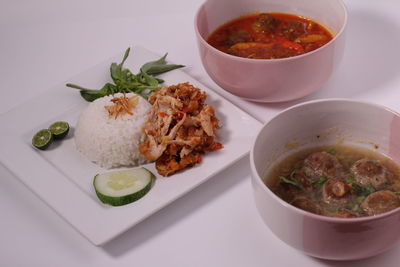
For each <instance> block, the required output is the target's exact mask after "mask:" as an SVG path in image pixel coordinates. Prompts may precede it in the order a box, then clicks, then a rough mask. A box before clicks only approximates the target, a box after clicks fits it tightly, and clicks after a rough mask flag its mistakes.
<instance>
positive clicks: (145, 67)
mask: <svg viewBox="0 0 400 267" xmlns="http://www.w3.org/2000/svg"><path fill="white" fill-rule="evenodd" d="M167 55H168V53H166V54H165V55H164V56H163V57H161V58H160V59H158V60H155V61H150V62H147V63H145V64H144V65H143V66H142V67H141V68H140V69H141V70H142V71H143V72H146V73H148V70H149V69H150V68H152V67H153V66H158V65H165V64H166V61H165V59H166V58H167Z"/></svg>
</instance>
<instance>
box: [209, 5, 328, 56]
mask: <svg viewBox="0 0 400 267" xmlns="http://www.w3.org/2000/svg"><path fill="white" fill-rule="evenodd" d="M332 38H333V35H332V34H331V33H330V32H329V31H328V30H327V29H325V28H324V27H323V26H321V25H320V24H318V23H316V22H315V21H312V20H310V19H307V18H304V17H301V16H297V15H290V14H283V13H256V14H251V15H247V16H243V17H239V18H237V19H234V20H232V21H229V22H227V23H225V24H224V25H222V26H220V27H219V28H218V29H216V30H215V31H214V32H213V33H212V34H211V35H210V36H209V37H208V40H207V42H208V43H209V44H210V45H211V46H213V47H215V48H216V49H218V50H220V51H222V52H225V53H228V54H231V55H234V56H238V57H244V58H256V59H274V58H286V57H293V56H298V55H301V54H304V53H307V52H310V51H312V50H315V49H317V48H319V47H321V46H323V45H324V44H326V43H328V42H329V41H330V40H332Z"/></svg>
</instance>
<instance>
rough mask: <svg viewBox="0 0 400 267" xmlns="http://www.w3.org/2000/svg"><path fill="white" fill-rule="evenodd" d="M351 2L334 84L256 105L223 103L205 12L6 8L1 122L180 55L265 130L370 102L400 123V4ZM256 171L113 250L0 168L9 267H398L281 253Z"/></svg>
mask: <svg viewBox="0 0 400 267" xmlns="http://www.w3.org/2000/svg"><path fill="white" fill-rule="evenodd" d="M345 2H346V4H347V7H348V11H349V22H348V31H347V44H346V50H345V56H344V60H343V62H342V64H341V66H340V68H339V70H338V71H337V72H336V73H335V74H334V75H333V76H332V78H331V79H330V81H329V82H328V83H327V84H326V85H325V86H324V87H323V88H322V89H321V90H320V91H318V92H317V93H315V94H313V95H311V96H308V97H306V98H303V99H300V100H298V101H293V102H290V103H281V104H256V103H251V102H248V101H244V100H241V99H239V98H237V97H235V96H232V95H229V94H227V93H225V92H223V91H222V89H221V88H219V87H218V86H217V85H216V84H215V83H214V82H213V81H212V80H211V79H210V78H209V77H208V76H207V74H206V72H205V70H204V69H203V67H202V65H201V62H200V58H199V55H198V52H197V46H196V42H195V35H194V30H193V20H194V13H195V11H196V9H197V8H198V7H199V6H200V4H201V3H202V0H169V1H162V0H146V1H139V0H130V1H128V0H121V1H110V0H86V1H85V0H84V1H82V0H81V1H78V0H69V1H66V0H64V1H61V0H36V1H29V0H0V36H1V37H0V38H1V39H0V93H1V95H0V114H3V113H5V112H7V111H8V110H10V109H12V108H13V107H15V106H18V105H20V104H22V103H23V102H25V101H27V100H29V99H30V98H31V97H33V96H35V95H37V94H40V93H42V92H44V91H45V90H46V89H48V88H50V87H51V86H53V85H55V84H57V83H60V82H64V81H67V80H68V78H69V77H72V76H73V75H75V74H78V73H80V72H82V71H84V70H86V69H88V68H90V67H92V66H93V65H95V64H97V63H98V62H100V61H102V60H104V59H106V58H108V57H110V56H113V55H115V54H117V53H121V51H124V50H125V49H126V48H127V47H128V46H130V45H141V46H144V47H146V48H148V49H149V50H152V51H154V52H156V53H158V54H163V53H164V52H169V56H168V59H169V60H170V61H172V62H174V63H181V64H185V65H186V66H187V67H186V68H185V69H184V70H185V72H187V73H188V74H190V75H191V76H193V77H194V78H196V79H198V80H199V81H201V82H202V83H204V84H205V85H207V86H208V87H210V88H212V89H214V90H216V91H217V92H219V93H220V94H221V95H223V96H225V97H226V98H227V99H229V100H230V101H232V102H233V103H235V104H237V105H238V106H239V107H241V108H242V109H244V110H246V111H247V112H248V113H250V114H251V115H253V116H254V117H255V118H257V119H259V120H260V121H262V122H266V121H268V120H269V119H270V118H271V117H272V116H273V115H275V114H276V113H277V112H278V111H280V110H282V109H283V108H286V107H289V106H291V105H293V104H295V103H299V102H303V101H306V100H310V99H317V98H332V97H345V98H353V99H361V100H367V101H372V102H375V103H380V104H384V105H386V106H388V107H391V108H393V109H395V110H397V111H400V50H399V48H400V16H399V11H400V2H399V1H398V0H382V1H368V0H346V1H345ZM0 127H1V126H0ZM0 138H1V137H0ZM399 138H400V137H399ZM0 149H1V148H0ZM248 161H249V159H248V157H246V158H244V159H243V160H241V161H239V162H238V163H237V164H235V165H234V166H232V167H231V168H229V169H227V170H224V171H223V172H221V173H220V174H218V175H216V176H215V177H213V178H212V179H210V180H209V181H208V182H206V183H204V184H203V185H201V186H200V187H198V188H196V189H195V190H193V191H192V192H190V193H189V194H187V195H185V196H184V197H182V198H180V199H178V200H177V201H175V202H173V203H172V204H170V205H169V206H167V207H166V208H164V209H162V210H161V211H159V212H157V213H156V214H154V215H152V216H151V217H149V218H148V219H146V220H145V221H143V222H142V223H140V224H138V225H137V226H135V227H133V228H132V229H130V230H129V231H128V232H126V233H125V234H123V235H122V236H120V237H118V238H116V239H114V240H113V241H111V242H109V243H107V244H106V245H105V246H103V247H96V246H94V245H92V244H91V243H90V242H89V241H88V240H87V239H85V238H84V237H83V236H81V235H80V234H79V233H78V232H77V231H75V229H73V228H72V227H71V226H70V225H69V224H67V223H66V222H65V221H64V220H63V219H62V218H61V217H59V216H58V215H57V214H56V213H55V212H54V211H53V210H51V209H50V208H49V207H48V206H47V205H46V204H45V203H44V202H42V201H41V200H40V199H39V198H38V197H37V196H36V195H35V194H33V193H32V192H31V191H30V190H29V189H28V188H26V187H25V186H24V185H23V184H22V183H20V182H19V180H18V179H17V178H16V177H15V176H14V175H13V174H12V173H11V172H10V171H8V170H7V169H5V168H4V167H3V166H2V165H0V177H1V178H0V210H1V216H0V266H5V267H6V266H7V267H8V266H96V267H99V266H107V267H111V266H365V267H367V266H398V264H399V261H400V246H396V247H395V248H394V249H392V250H390V251H389V252H386V253H384V254H382V255H379V256H376V257H373V258H370V259H366V260H361V261H354V262H332V261H324V260H318V259H314V258H311V257H309V256H306V255H304V254H302V253H301V252H298V251H296V250H294V249H292V248H290V247H288V246H287V245H286V244H284V243H282V242H281V241H280V240H278V239H277V238H276V237H275V236H274V235H273V234H272V233H271V232H270V231H269V229H268V228H267V227H266V226H265V225H264V224H263V222H262V221H261V219H260V217H259V215H258V213H257V211H256V209H255V207H254V203H253V198H252V192H251V187H250V169H249V163H248ZM26 164H29V163H26ZM99 223H101V222H99ZM94 227H95V226H94Z"/></svg>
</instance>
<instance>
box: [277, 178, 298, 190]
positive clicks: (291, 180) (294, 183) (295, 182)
mask: <svg viewBox="0 0 400 267" xmlns="http://www.w3.org/2000/svg"><path fill="white" fill-rule="evenodd" d="M279 179H281V182H283V183H286V184H291V185H294V186H295V187H297V188H298V189H303V186H302V185H301V183H300V182H299V181H297V180H296V179H288V178H285V177H283V176H279Z"/></svg>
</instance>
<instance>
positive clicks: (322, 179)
mask: <svg viewBox="0 0 400 267" xmlns="http://www.w3.org/2000/svg"><path fill="white" fill-rule="evenodd" d="M326 181H328V179H326V178H325V177H320V178H319V179H317V180H314V181H312V182H311V185H312V187H313V188H314V189H315V188H318V187H320V186H322V185H323V184H324V183H326Z"/></svg>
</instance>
